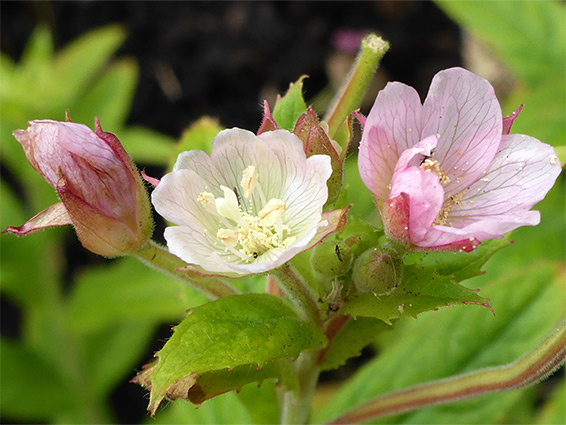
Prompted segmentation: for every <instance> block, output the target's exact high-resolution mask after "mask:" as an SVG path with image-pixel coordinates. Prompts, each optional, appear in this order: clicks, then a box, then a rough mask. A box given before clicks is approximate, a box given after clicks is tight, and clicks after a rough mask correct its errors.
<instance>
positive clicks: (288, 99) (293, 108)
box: [273, 76, 307, 131]
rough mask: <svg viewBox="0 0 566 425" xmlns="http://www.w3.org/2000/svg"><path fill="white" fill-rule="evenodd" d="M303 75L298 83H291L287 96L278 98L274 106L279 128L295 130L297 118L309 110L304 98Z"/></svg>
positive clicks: (274, 116) (274, 117)
mask: <svg viewBox="0 0 566 425" xmlns="http://www.w3.org/2000/svg"><path fill="white" fill-rule="evenodd" d="M305 78H306V77H305V76H302V77H301V78H299V79H298V80H297V82H296V83H291V84H290V85H289V89H288V90H287V93H285V96H283V97H282V98H280V99H278V100H277V103H276V104H275V108H273V119H275V122H276V123H277V126H278V127H279V128H283V129H285V130H289V131H293V128H294V127H295V123H296V122H297V119H298V118H299V117H300V116H301V115H302V114H303V113H304V112H305V111H306V110H307V105H306V103H305V100H304V99H303V80H304V79H305Z"/></svg>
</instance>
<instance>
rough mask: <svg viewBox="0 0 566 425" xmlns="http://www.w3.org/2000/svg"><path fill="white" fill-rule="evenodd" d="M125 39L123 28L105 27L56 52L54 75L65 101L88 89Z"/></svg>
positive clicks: (115, 26) (116, 26)
mask: <svg viewBox="0 0 566 425" xmlns="http://www.w3.org/2000/svg"><path fill="white" fill-rule="evenodd" d="M125 38H126V33H125V31H124V30H123V29H122V27H120V26H118V25H112V26H107V27H103V28H98V29H96V30H94V31H90V32H88V33H86V34H84V35H82V36H81V37H79V38H77V39H76V40H74V41H73V42H71V43H69V44H68V45H66V46H65V48H64V49H63V50H61V51H60V52H58V54H57V56H56V58H55V62H54V75H55V76H56V78H57V79H58V81H59V82H60V86H61V87H62V88H63V89H64V90H65V93H64V94H65V99H66V101H70V100H71V99H73V98H75V97H76V96H77V95H78V94H79V93H80V92H82V91H84V90H85V89H87V88H88V86H89V85H90V84H91V81H92V80H93V78H94V77H95V76H96V75H97V74H98V73H99V72H100V71H101V70H102V69H103V67H104V65H105V64H106V62H107V61H108V60H109V59H110V57H111V56H112V55H113V54H114V52H115V51H116V50H117V49H118V47H120V45H121V44H122V43H123V42H124V39H125Z"/></svg>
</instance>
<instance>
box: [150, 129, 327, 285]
mask: <svg viewBox="0 0 566 425" xmlns="http://www.w3.org/2000/svg"><path fill="white" fill-rule="evenodd" d="M331 173H332V168H331V166H330V157H328V156H326V155H313V156H311V157H309V158H307V157H306V155H305V153H304V151H303V144H302V142H301V140H300V139H299V138H297V137H296V136H295V135H293V134H291V133H289V132H288V131H286V130H276V131H269V132H265V133H262V134H261V135H260V136H256V135H255V134H253V133H251V132H249V131H246V130H241V129H238V128H233V129H229V130H224V131H221V132H220V133H219V134H218V135H217V136H216V138H215V139H214V141H213V143H212V151H211V154H210V156H209V155H207V154H206V153H205V152H203V151H199V150H194V151H188V152H183V153H181V154H180V155H179V157H178V158H177V162H176V163H175V166H174V168H173V172H171V173H169V174H167V175H166V176H164V177H163V179H162V180H161V182H160V183H159V185H158V186H157V188H156V189H155V190H154V191H153V194H152V202H153V205H154V206H155V209H156V210H157V212H158V213H159V214H160V215H162V216H163V217H164V218H166V219H167V220H169V221H171V222H172V223H174V224H176V226H172V227H168V228H167V229H165V239H166V240H167V246H168V247H169V250H170V251H171V252H172V253H173V254H175V255H177V256H178V257H180V258H181V259H183V260H184V261H186V262H187V263H189V264H195V265H198V266H201V267H202V268H203V269H205V270H207V271H209V272H214V273H233V272H236V273H239V274H247V273H261V272H265V271H268V270H271V269H273V268H276V267H279V266H280V265H282V264H283V263H285V262H287V261H289V260H290V259H291V258H292V257H293V256H295V255H296V254H298V253H300V252H301V251H304V250H305V249H307V248H309V247H310V246H312V245H313V243H316V242H318V241H319V240H320V239H322V237H324V236H326V235H327V234H329V233H331V232H332V231H335V230H336V229H333V230H330V231H326V232H324V235H323V236H321V228H322V229H324V228H325V227H326V228H328V227H332V226H329V224H331V225H334V224H335V223H328V221H327V220H325V219H324V218H326V217H323V214H322V207H323V205H324V204H325V202H326V200H327V198H328V190H327V187H326V181H327V180H328V178H329V177H330V175H331ZM325 216H326V215H325ZM329 221H331V220H329Z"/></svg>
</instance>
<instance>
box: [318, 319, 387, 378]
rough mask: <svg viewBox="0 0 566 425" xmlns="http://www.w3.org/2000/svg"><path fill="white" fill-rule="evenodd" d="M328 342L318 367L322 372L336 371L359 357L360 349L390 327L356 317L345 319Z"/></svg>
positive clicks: (378, 321)
mask: <svg viewBox="0 0 566 425" xmlns="http://www.w3.org/2000/svg"><path fill="white" fill-rule="evenodd" d="M345 319H346V320H347V322H346V324H345V325H344V326H342V327H341V328H340V330H339V331H338V332H337V333H336V335H335V336H334V337H333V338H332V339H331V340H330V343H329V344H328V347H327V349H326V351H325V353H324V358H323V361H322V363H321V364H320V367H321V369H322V370H329V369H336V368H338V367H340V366H342V365H344V364H345V363H346V360H348V359H349V358H351V357H356V356H359V355H360V354H361V352H362V348H364V347H365V346H366V345H368V344H369V343H371V342H372V341H373V340H374V339H375V338H376V337H377V335H378V334H379V333H381V332H384V331H387V330H390V329H391V326H389V325H387V324H386V323H384V322H383V321H381V320H379V319H373V318H371V317H358V319H356V320H354V319H347V318H345Z"/></svg>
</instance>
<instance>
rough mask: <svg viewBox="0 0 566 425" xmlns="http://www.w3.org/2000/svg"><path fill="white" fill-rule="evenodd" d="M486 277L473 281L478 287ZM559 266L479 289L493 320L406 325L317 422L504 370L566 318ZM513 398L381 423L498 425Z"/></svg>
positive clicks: (474, 314)
mask: <svg viewBox="0 0 566 425" xmlns="http://www.w3.org/2000/svg"><path fill="white" fill-rule="evenodd" d="M481 280H484V281H485V277H479V278H475V279H474V280H473V283H474V284H479V283H478V282H480V281H481ZM565 291H566V288H565V287H564V283H563V274H560V272H559V266H556V265H552V264H539V265H538V266H531V267H528V268H523V269H520V268H517V269H516V270H514V271H513V272H512V274H511V273H510V272H508V273H505V274H504V275H502V276H500V277H499V278H498V279H497V280H496V281H494V282H493V283H492V284H487V285H486V286H484V287H483V288H482V292H485V293H487V294H489V296H490V298H491V300H492V301H491V304H492V305H493V307H494V310H495V311H496V313H497V315H496V316H495V317H493V316H492V315H489V314H485V312H483V311H481V310H479V309H469V308H467V309H463V308H461V307H459V308H450V309H443V310H441V311H439V312H437V313H434V314H433V313H429V314H427V315H423V316H421V317H420V318H419V319H418V320H417V321H410V322H405V323H404V325H405V326H404V327H403V329H402V331H401V332H399V330H397V334H396V337H395V338H391V339H390V340H389V344H388V345H387V346H385V347H383V351H382V355H381V356H380V357H378V358H376V359H375V360H373V361H372V362H370V363H369V364H368V365H366V366H365V367H364V368H362V369H361V370H360V372H359V373H358V374H357V375H356V377H355V378H354V379H353V380H352V381H351V382H349V383H348V384H347V385H345V386H344V387H343V388H342V390H341V391H340V393H339V394H338V396H337V397H336V399H334V400H333V401H332V402H331V403H330V404H329V405H328V406H327V407H326V409H325V410H324V411H323V412H322V413H321V415H320V416H318V417H316V418H315V421H316V422H324V421H327V420H330V419H331V418H332V417H336V416H337V415H338V414H340V413H343V412H345V411H346V410H348V409H349V408H351V407H353V406H355V405H358V404H361V403H363V402H364V401H366V400H368V399H369V398H371V397H374V396H377V395H379V394H383V393H385V392H389V391H394V390H398V389H402V388H407V387H409V386H411V385H414V384H418V383H421V382H426V381H431V380H434V379H439V378H443V377H447V376H451V375H454V374H459V373H463V372H467V371H472V370H477V369H479V368H483V367H488V366H497V365H501V364H506V363H509V362H511V361H514V360H515V359H517V358H519V357H520V356H521V355H523V354H524V353H525V352H527V351H528V350H530V349H532V348H533V347H534V346H535V345H536V344H537V343H538V342H539V341H540V340H541V339H542V338H543V337H544V336H546V334H547V332H548V331H549V330H550V329H551V328H553V327H554V326H555V324H556V323H557V322H558V321H559V320H560V318H561V317H563V316H564V314H565V309H566V307H565V301H564V300H565ZM520 394H521V392H520V391H513V392H505V393H500V394H489V395H486V396H484V397H481V398H475V399H470V400H467V401H463V402H459V403H457V404H449V405H446V406H437V407H429V408H426V409H422V410H420V411H417V412H415V413H413V414H409V415H404V416H401V417H395V418H388V419H385V420H383V421H381V422H385V423H431V424H439V423H497V420H498V419H501V417H502V414H504V412H505V410H506V409H507V408H509V407H510V406H511V405H512V404H513V403H514V402H515V401H516V400H517V397H520Z"/></svg>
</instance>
